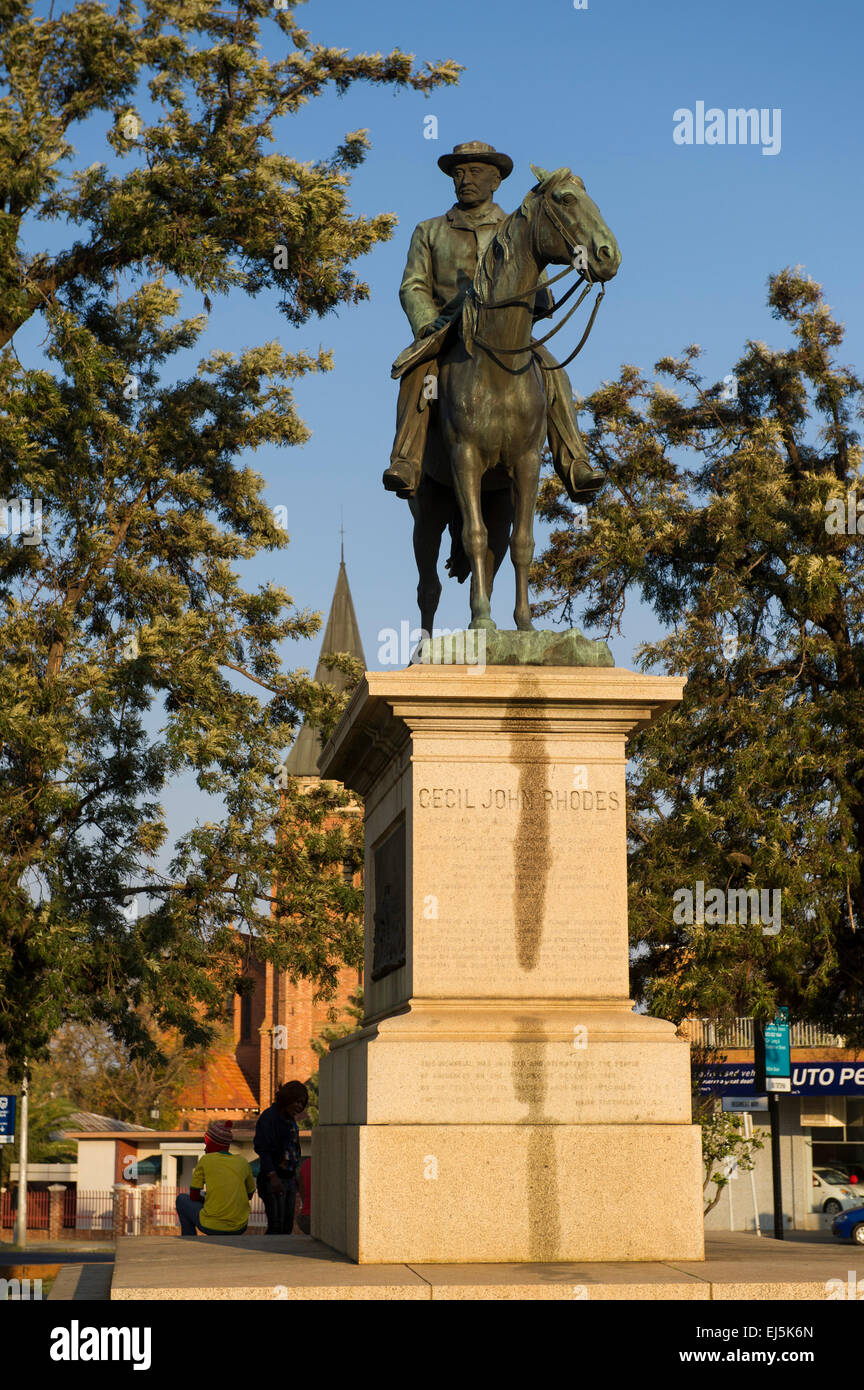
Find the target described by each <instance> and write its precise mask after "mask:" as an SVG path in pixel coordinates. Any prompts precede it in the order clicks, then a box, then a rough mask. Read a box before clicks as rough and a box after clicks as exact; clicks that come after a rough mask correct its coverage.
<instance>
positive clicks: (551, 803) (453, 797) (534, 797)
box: [417, 787, 619, 811]
mask: <svg viewBox="0 0 864 1390" xmlns="http://www.w3.org/2000/svg"><path fill="white" fill-rule="evenodd" d="M540 797H541V792H540V791H537V792H533V791H525V790H519V791H510V790H507V789H505V788H504V787H488V788H487V789H486V790H485V791H483V792H481V793H479V794H478V793H477V792H474V791H472V790H471V789H470V788H469V787H420V788H418V791H417V800H418V802H419V804H420V806H421V807H422V808H423V810H424V811H427V810H446V809H455V810H470V811H475V810H481V811H503V810H505V809H506V808H508V807H512V808H514V809H521V808H523V807H530V806H532V805H534V804H535V801H536V804H537V806H538V807H539V806H540V805H542V806H543V808H544V809H546V810H552V811H568V810H569V811H617V810H618V804H619V803H618V793H617V792H615V791H587V790H572V791H566V790H564V791H562V790H558V789H553V788H552V787H544V788H543V790H542V801H541V800H540Z"/></svg>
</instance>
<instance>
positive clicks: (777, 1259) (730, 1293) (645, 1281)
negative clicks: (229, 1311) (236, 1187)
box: [51, 1231, 864, 1301]
mask: <svg viewBox="0 0 864 1390" xmlns="http://www.w3.org/2000/svg"><path fill="white" fill-rule="evenodd" d="M859 1266H860V1274H859V1275H857V1276H856V1277H859V1278H861V1277H864V1250H862V1249H861V1247H860V1246H853V1245H845V1244H843V1243H842V1242H840V1241H837V1240H833V1239H828V1238H826V1237H825V1236H824V1235H823V1234H822V1233H821V1232H813V1231H807V1232H804V1231H802V1232H796V1233H794V1234H793V1235H790V1237H789V1238H787V1239H786V1240H783V1241H776V1240H774V1239H773V1237H762V1238H761V1239H760V1238H759V1237H757V1236H755V1235H745V1234H737V1233H729V1234H717V1235H712V1236H709V1237H708V1238H707V1239H706V1259H705V1261H704V1262H698V1261H689V1260H687V1261H680V1262H674V1261H673V1262H668V1263H662V1264H548V1265H543V1264H532V1265H519V1264H501V1265H484V1264H477V1265H420V1264H418V1265H355V1264H353V1263H352V1262H351V1261H350V1260H348V1259H346V1258H345V1257H344V1256H342V1255H338V1254H336V1253H335V1252H334V1251H333V1250H330V1249H329V1248H328V1247H327V1246H325V1245H321V1244H320V1243H319V1242H318V1241H316V1240H313V1239H312V1238H311V1237H310V1236H303V1235H293V1236H271V1237H265V1236H224V1237H221V1238H216V1237H210V1238H204V1237H203V1236H202V1237H199V1238H198V1239H197V1240H195V1241H192V1240H180V1239H179V1238H178V1237H171V1236H147V1237H138V1238H133V1237H127V1238H124V1239H121V1240H120V1241H119V1242H118V1245H117V1258H116V1267H115V1273H114V1279H113V1283H112V1288H111V1298H112V1299H121V1300H122V1299H157V1300H162V1301H164V1300H189V1299H191V1300H196V1301H199V1300H211V1299H216V1300H219V1299H235V1300H236V1299H239V1300H248V1299H256V1300H258V1299H277V1300H285V1299H290V1300H294V1299H346V1298H348V1299H388V1300H391V1299H420V1300H429V1299H496V1300H498V1299H573V1298H587V1299H595V1300H604V1301H605V1300H613V1299H615V1300H620V1299H641V1300H650V1301H656V1300H658V1299H662V1300H667V1299H688V1300H708V1299H719V1300H728V1299H738V1298H746V1299H759V1300H765V1299H819V1300H824V1299H826V1298H827V1296H828V1288H827V1281H828V1280H830V1279H839V1280H842V1281H843V1283H844V1285H845V1283H846V1280H847V1276H848V1272H849V1271H850V1270H855V1269H856V1268H857V1267H859ZM55 1288H56V1286H55ZM51 1296H52V1298H53V1297H55V1293H54V1291H53V1290H52V1295H51ZM57 1296H58V1297H63V1296H64V1295H63V1294H60V1295H57Z"/></svg>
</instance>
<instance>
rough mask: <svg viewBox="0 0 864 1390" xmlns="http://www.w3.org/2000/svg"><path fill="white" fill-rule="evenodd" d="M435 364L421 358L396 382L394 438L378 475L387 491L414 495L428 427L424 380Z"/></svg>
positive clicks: (421, 467)
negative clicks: (387, 464) (383, 466)
mask: <svg viewBox="0 0 864 1390" xmlns="http://www.w3.org/2000/svg"><path fill="white" fill-rule="evenodd" d="M434 370H435V364H434V363H432V364H430V363H429V362H421V363H420V365H419V366H417V367H414V368H413V370H412V371H410V372H406V373H405V375H404V376H403V377H402V380H401V381H400V383H399V400H398V403H397V405H396V438H395V439H394V441H393V450H392V452H391V454H390V464H389V467H387V468H386V469H385V470H384V476H383V478H382V479H381V481H382V482H383V484H384V486H385V488H386V489H387V491H388V492H395V493H396V496H397V497H404V498H408V497H413V495H414V493H415V492H416V491H417V488H418V487H419V484H420V475H421V473H422V471H423V453H424V450H425V448H426V434H427V432H428V429H429V410H428V405H429V398H428V396H427V395H426V394H425V391H426V389H428V388H426V382H427V381H428V380H429V379H430V375H431V374H432V373H433V372H434Z"/></svg>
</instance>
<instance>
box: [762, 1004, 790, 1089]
mask: <svg viewBox="0 0 864 1390" xmlns="http://www.w3.org/2000/svg"><path fill="white" fill-rule="evenodd" d="M765 1075H766V1076H789V1075H791V1073H790V1071H789V1010H788V1009H778V1010H777V1015H776V1017H775V1019H774V1022H773V1023H766V1024H765Z"/></svg>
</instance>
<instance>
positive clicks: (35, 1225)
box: [0, 1188, 51, 1231]
mask: <svg viewBox="0 0 864 1390" xmlns="http://www.w3.org/2000/svg"><path fill="white" fill-rule="evenodd" d="M17 1210H18V1191H17V1188H16V1189H15V1191H14V1192H10V1191H9V1190H8V1188H7V1190H6V1191H5V1192H3V1193H0V1226H2V1227H3V1229H4V1230H11V1229H12V1227H13V1226H14V1224H15V1214H16V1212H17ZM50 1210H51V1193H50V1192H47V1191H45V1192H40V1191H39V1190H38V1188H31V1190H30V1191H29V1192H28V1193H27V1230H28V1231H47V1230H48V1218H49V1214H50Z"/></svg>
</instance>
